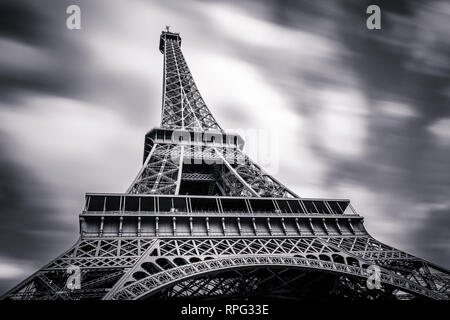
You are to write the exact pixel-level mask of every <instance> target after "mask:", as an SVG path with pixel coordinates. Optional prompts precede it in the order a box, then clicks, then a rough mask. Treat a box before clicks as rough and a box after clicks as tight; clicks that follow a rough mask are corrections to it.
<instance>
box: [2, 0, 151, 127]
mask: <svg viewBox="0 0 450 320" xmlns="http://www.w3.org/2000/svg"><path fill="white" fill-rule="evenodd" d="M74 3H78V4H80V5H81V4H82V6H83V14H84V16H83V17H84V18H83V22H84V28H85V29H89V28H90V24H95V23H96V21H97V16H96V13H100V12H99V11H98V8H96V6H95V5H96V2H95V1H94V2H92V3H91V2H86V1H83V2H81V1H76V2H73V1H69V0H63V1H58V0H49V1H43V2H40V1H32V0H11V1H9V0H8V1H2V3H0V26H1V28H0V37H2V38H0V39H3V40H6V41H8V42H7V43H5V44H3V46H7V47H6V48H5V47H4V48H3V59H2V56H0V101H4V102H7V105H10V106H11V107H12V106H15V107H20V105H21V103H20V101H21V100H22V98H24V97H26V96H27V95H29V94H44V95H53V96H60V97H67V98H71V99H72V98H73V99H76V100H84V101H89V102H94V103H99V104H106V105H107V106H108V108H109V107H112V108H114V109H115V110H116V111H119V112H122V114H123V116H124V117H126V118H127V119H129V121H130V122H134V123H136V122H138V123H139V122H143V120H142V117H140V116H138V114H139V113H138V112H132V113H131V112H128V111H127V110H124V108H123V107H122V106H123V105H124V104H130V105H133V106H135V107H137V108H139V107H140V108H141V110H142V109H143V108H145V107H146V106H147V105H148V104H149V101H148V96H149V94H150V93H152V91H153V90H152V88H149V86H148V83H147V81H146V79H142V78H139V77H136V75H132V74H129V73H128V74H121V73H120V72H116V71H113V70H108V69H107V68H105V67H102V66H101V65H98V63H97V62H96V61H94V58H93V53H92V52H90V51H89V50H87V48H86V40H87V39H89V33H88V32H87V31H84V29H82V30H78V31H69V30H68V29H67V28H66V18H67V16H68V15H67V14H66V8H67V6H68V5H71V4H74ZM104 54H105V55H107V53H106V51H105V52H104ZM29 60H35V61H34V63H33V61H29ZM24 61H25V62H28V63H27V64H25V66H22V65H20V64H21V63H22V62H24ZM11 62H14V63H13V64H12V63H11ZM93 65H96V69H95V72H93V70H92V66H93ZM124 83H126V84H127V85H124ZM118 88H120V90H118Z"/></svg>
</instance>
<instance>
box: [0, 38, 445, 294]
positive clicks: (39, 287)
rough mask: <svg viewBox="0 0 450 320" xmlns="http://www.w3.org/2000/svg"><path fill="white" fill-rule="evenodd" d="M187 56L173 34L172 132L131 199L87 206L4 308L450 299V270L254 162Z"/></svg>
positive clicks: (163, 41) (102, 199)
mask: <svg viewBox="0 0 450 320" xmlns="http://www.w3.org/2000/svg"><path fill="white" fill-rule="evenodd" d="M180 47H181V38H180V36H179V34H177V33H172V32H169V31H164V32H162V34H161V38H160V45H159V49H160V51H161V53H163V54H164V88H163V103H162V118H161V127H159V128H155V129H153V130H151V131H149V132H148V133H147V134H146V136H145V144H144V158H143V165H142V168H141V170H140V171H139V172H138V174H137V176H136V178H135V179H134V180H133V182H132V183H131V185H130V187H129V189H128V190H127V191H126V192H125V193H123V194H101V193H97V194H87V195H86V203H85V207H84V209H83V211H82V213H81V214H80V239H79V240H78V241H77V242H76V243H75V245H74V246H73V247H72V248H70V249H69V250H68V251H67V252H65V253H63V254H62V255H61V256H59V257H58V258H56V259H55V260H53V261H52V262H50V263H49V264H48V265H46V266H44V267H43V268H42V269H40V270H39V271H37V272H36V273H35V274H33V275H32V276H30V277H29V278H28V279H26V280H24V281H23V282H22V283H20V284H19V285H18V286H16V287H15V288H13V289H12V290H10V291H9V292H8V293H7V294H6V295H5V296H4V297H3V298H6V299H25V300H28V299H42V300H49V299H64V300H69V299H70V300H72V299H106V300H124V299H126V300H132V299H178V298H183V299H186V298H195V299H206V298H207V299H223V298H226V297H265V298H277V299H279V298H286V299H309V298H327V299H329V298H337V299H342V298H348V299H415V298H427V299H449V295H450V278H449V274H450V272H449V270H447V269H444V268H442V267H439V266H436V265H434V264H432V263H429V262H427V261H425V260H423V259H420V258H417V257H415V256H413V255H410V254H408V253H405V252H403V251H401V250H398V249H395V248H393V247H390V246H387V245H385V244H383V243H381V242H379V241H377V240H375V239H374V238H373V237H371V236H370V235H369V234H368V233H367V231H366V229H365V228H364V226H363V218H362V217H361V216H360V215H359V214H358V213H357V212H356V211H355V210H354V208H353V207H352V205H351V204H350V201H349V200H347V199H305V198H300V197H298V196H297V195H296V194H295V193H294V192H292V191H291V190H289V189H288V188H287V187H286V186H284V185H283V184H281V183H280V182H279V181H278V180H276V179H275V178H274V177H272V176H271V175H269V174H268V173H267V172H265V171H264V169H263V168H262V167H260V166H259V165H258V164H256V163H255V162H253V161H252V160H251V159H250V158H249V157H248V156H247V155H245V154H244V153H243V152H242V148H243V140H242V138H241V137H240V136H238V135H235V134H228V133H226V132H225V131H224V130H223V129H222V128H221V127H220V126H219V125H218V123H217V121H216V120H215V118H214V117H213V116H212V114H211V112H210V111H209V109H208V107H207V106H206V103H205V101H204V100H203V98H202V97H201V95H200V92H199V90H198V89H197V86H196V85H195V82H194V79H193V77H192V75H191V72H190V70H189V68H188V66H187V63H186V61H185V59H184V57H183V54H182V52H181V48H180ZM371 266H377V267H378V268H379V269H378V270H379V273H377V274H376V275H374V274H373V273H372V270H373V269H371V268H370V267H371ZM73 267H76V268H79V270H80V280H81V281H80V284H81V287H80V288H73V287H70V286H68V285H67V284H68V280H69V276H70V274H69V273H68V270H72V269H73ZM71 268H72V269H71ZM374 276H375V277H377V279H378V280H379V283H380V286H379V287H378V288H376V289H371V288H369V286H368V285H367V280H369V281H370V280H371V279H374Z"/></svg>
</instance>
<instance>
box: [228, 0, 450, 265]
mask: <svg viewBox="0 0 450 320" xmlns="http://www.w3.org/2000/svg"><path fill="white" fill-rule="evenodd" d="M235 3H236V4H237V2H235ZM262 3H263V4H262ZM241 4H242V2H241V1H239V5H241ZM371 4H377V5H378V6H380V8H381V13H382V18H381V21H382V30H376V31H369V30H367V29H366V27H365V23H366V18H367V15H366V13H365V12H366V8H367V7H368V6H369V5H371ZM243 5H244V6H246V7H247V9H248V11H249V12H252V14H253V15H255V16H258V17H259V18H260V19H262V20H266V21H271V22H273V23H276V24H278V25H280V26H284V27H287V28H291V29H298V30H302V31H303V30H306V31H308V32H310V33H312V34H314V35H317V36H318V37H322V38H324V39H330V40H335V41H336V43H338V44H339V45H341V46H343V47H344V48H345V49H346V51H344V52H339V51H337V55H336V57H334V61H331V63H334V64H336V65H339V66H342V69H343V70H348V71H350V72H352V75H353V78H354V79H353V80H352V81H350V82H348V81H347V80H346V78H345V77H343V75H341V74H333V73H330V72H329V70H328V71H327V70H318V69H311V70H307V71H306V72H305V70H304V69H303V68H301V67H299V68H298V70H299V71H298V72H297V75H296V76H297V80H296V79H295V78H290V81H289V83H290V85H286V82H285V81H283V79H277V76H276V75H280V74H281V73H282V72H283V71H282V69H281V70H280V63H281V64H284V63H288V62H287V61H286V60H283V58H280V57H279V58H278V61H277V58H272V57H267V56H263V54H261V53H260V48H257V47H255V48H249V49H247V50H242V49H241V47H239V48H238V50H239V55H240V56H241V57H243V59H247V60H248V61H253V62H254V61H257V63H259V64H261V65H263V66H264V67H263V69H265V70H266V72H267V73H266V75H267V77H268V78H270V79H272V81H274V82H276V81H278V85H279V86H280V90H283V91H284V92H285V93H287V94H291V95H292V96H296V94H295V91H297V92H299V93H298V94H297V97H298V98H297V99H298V101H299V102H298V111H299V112H300V113H301V114H303V115H305V114H306V112H313V113H314V112H316V110H317V101H316V100H315V99H312V100H310V97H308V96H306V95H304V94H303V92H302V90H301V89H300V88H295V87H294V88H292V89H290V91H289V89H288V88H289V86H292V83H296V82H298V81H307V82H308V83H310V84H311V85H313V86H315V87H317V88H323V89H327V88H330V87H332V88H337V90H343V89H346V88H351V89H357V90H360V91H361V92H362V93H363V94H364V96H365V98H366V99H367V104H368V105H369V106H370V109H369V112H368V115H366V117H367V119H366V121H367V128H366V129H367V135H366V138H365V140H364V150H365V151H364V152H363V153H362V154H360V155H358V156H353V157H347V156H340V155H337V154H335V153H334V152H332V151H330V150H328V149H326V148H324V147H323V146H322V144H321V143H320V141H317V143H313V144H312V145H311V148H312V150H314V151H315V152H316V155H317V157H319V158H321V159H322V160H324V161H326V162H327V164H328V167H327V172H328V174H327V176H326V180H325V181H324V185H328V186H338V185H339V184H341V183H349V184H350V185H352V186H353V187H354V188H355V190H356V189H358V188H359V187H364V189H365V190H371V191H372V192H373V193H374V194H378V195H379V199H380V201H383V197H384V200H385V201H386V202H389V203H391V204H392V206H393V208H391V209H392V211H389V212H377V213H375V212H374V213H373V214H372V215H371V216H370V218H371V219H377V217H378V219H381V220H382V219H387V220H391V221H392V224H393V225H398V226H399V228H400V227H401V225H402V222H404V221H405V218H408V210H410V209H411V208H414V207H421V208H425V209H423V210H425V212H423V213H422V214H421V215H417V214H416V216H414V213H412V212H411V213H409V215H410V218H413V219H418V220H420V221H421V223H420V224H419V225H420V227H419V228H420V229H421V231H420V232H418V233H410V234H408V235H405V236H404V238H403V239H400V238H397V240H399V245H400V247H401V246H403V247H405V246H406V247H407V249H413V251H414V253H416V254H418V255H422V256H424V257H428V258H430V259H433V261H435V262H440V263H443V264H446V265H448V264H449V263H450V256H449V251H448V245H447V246H445V245H441V246H435V242H434V241H436V242H442V241H441V240H440V239H441V238H442V237H441V235H442V234H444V233H445V232H446V233H448V230H449V227H450V223H449V221H447V220H448V219H446V218H444V216H445V212H447V213H446V214H447V217H448V216H450V211H448V210H447V211H446V210H445V209H443V210H442V211H440V213H439V214H438V213H436V211H435V210H431V209H430V210H428V209H426V208H427V206H428V205H429V204H441V205H445V204H448V199H449V198H450V173H449V165H448V164H449V163H450V148H449V145H448V144H442V143H439V142H438V139H437V138H436V137H435V136H433V134H431V132H430V130H429V128H430V126H432V125H433V124H434V123H435V122H436V121H438V120H440V119H445V118H448V117H449V116H450V108H449V105H450V98H449V95H448V88H449V86H450V81H449V80H450V76H449V75H450V40H449V38H448V21H450V5H449V4H448V3H446V2H440V1H427V2H424V1H320V0H319V1H296V0H292V1H291V0H283V1H264V2H261V1H245V2H244V3H243ZM304 45H305V46H309V44H307V43H305V44H304ZM280 55H281V57H282V53H280ZM275 61H277V62H275ZM302 63H303V61H301V60H299V61H298V62H297V64H298V65H300V64H302ZM291 65H292V69H291V72H292V71H294V73H292V74H291V75H293V74H295V72H296V71H295V70H296V66H295V64H291ZM319 91H320V89H319ZM384 102H392V103H399V104H403V105H405V106H407V108H408V110H407V112H409V113H410V114H409V115H397V116H392V115H391V116H390V115H389V114H388V115H387V114H386V110H385V109H383V103H384ZM305 106H306V107H305ZM387 108H389V105H388V106H387ZM388 111H389V110H388ZM348 125H349V126H352V124H351V123H350V122H349V124H348ZM324 134H326V133H324ZM348 197H350V198H351V197H352V195H351V194H349V195H348ZM402 205H405V206H403V208H402ZM394 207H395V208H394ZM361 210H362V212H366V211H365V210H367V211H369V212H370V208H361ZM397 210H398V212H396V211H397ZM435 215H439V217H435ZM438 220H439V223H437V221H438ZM423 230H426V231H423ZM433 230H434V231H435V232H436V237H437V238H436V239H434V238H433V237H432V234H433ZM369 231H370V230H369ZM395 237H397V236H396V235H392V238H395ZM419 242H420V243H421V245H420V246H417V247H415V246H414V244H416V243H419ZM428 249H430V250H431V251H428ZM430 252H433V253H432V254H431V253H430Z"/></svg>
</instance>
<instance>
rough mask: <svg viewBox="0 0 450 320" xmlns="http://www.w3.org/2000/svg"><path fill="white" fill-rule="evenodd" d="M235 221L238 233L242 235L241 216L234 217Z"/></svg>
mask: <svg viewBox="0 0 450 320" xmlns="http://www.w3.org/2000/svg"><path fill="white" fill-rule="evenodd" d="M236 222H237V226H238V229H239V235H241V236H242V228H241V218H239V217H237V218H236Z"/></svg>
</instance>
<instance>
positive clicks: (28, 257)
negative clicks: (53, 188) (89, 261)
mask: <svg viewBox="0 0 450 320" xmlns="http://www.w3.org/2000/svg"><path fill="white" fill-rule="evenodd" d="M12 143H13V141H12V139H11V137H10V136H7V135H6V134H4V133H2V132H1V131H0V146H1V148H2V150H3V151H5V150H8V149H11V148H10V144H12ZM52 197H53V195H52V193H51V192H50V191H49V190H48V188H47V186H46V185H45V184H43V183H42V182H41V181H40V180H39V179H38V178H37V177H36V176H35V174H34V172H33V171H32V170H30V169H29V168H27V167H25V166H23V165H20V164H18V163H17V161H16V159H15V158H13V157H11V156H10V155H9V154H8V153H7V152H0V208H1V209H0V263H4V262H5V261H12V262H13V265H14V266H15V268H20V269H22V272H23V273H20V274H18V275H17V278H16V276H13V277H11V278H10V279H8V278H6V279H2V281H0V292H4V291H5V290H6V289H8V288H10V287H11V286H12V285H14V284H16V282H17V281H18V280H19V278H23V277H24V276H26V275H28V274H31V273H32V272H33V270H35V269H37V268H39V267H42V264H43V263H44V261H50V259H52V258H54V256H55V255H56V254H59V253H60V251H61V246H65V247H69V245H70V244H71V242H74V240H70V239H69V238H68V237H67V235H68V234H73V233H74V232H75V229H76V224H77V221H76V217H75V216H74V219H73V221H61V220H60V219H58V213H59V212H58V211H57V210H56V208H55V206H54V204H53V199H52Z"/></svg>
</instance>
